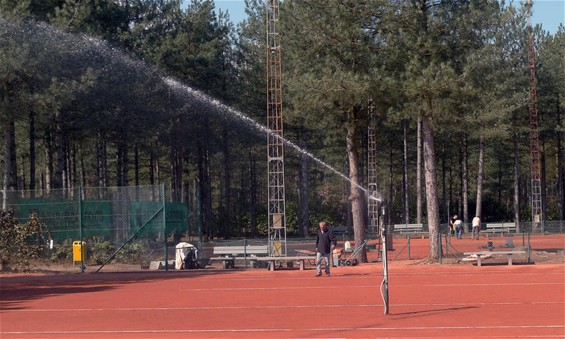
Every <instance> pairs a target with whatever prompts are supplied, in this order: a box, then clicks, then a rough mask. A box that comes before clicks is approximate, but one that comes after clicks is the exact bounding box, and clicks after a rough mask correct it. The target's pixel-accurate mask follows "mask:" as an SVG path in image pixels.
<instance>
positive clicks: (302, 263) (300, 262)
mask: <svg viewBox="0 0 565 339" xmlns="http://www.w3.org/2000/svg"><path fill="white" fill-rule="evenodd" d="M298 264H299V265H300V270H301V271H304V260H299V261H298Z"/></svg>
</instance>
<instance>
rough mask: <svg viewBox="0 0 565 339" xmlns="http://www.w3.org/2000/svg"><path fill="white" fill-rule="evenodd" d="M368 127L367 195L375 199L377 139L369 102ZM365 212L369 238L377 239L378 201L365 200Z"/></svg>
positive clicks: (371, 107) (371, 106)
mask: <svg viewBox="0 0 565 339" xmlns="http://www.w3.org/2000/svg"><path fill="white" fill-rule="evenodd" d="M368 109H369V127H368V131H367V135H368V138H367V142H368V146H367V168H368V175H367V181H368V184H369V187H368V191H367V193H368V195H369V197H375V195H376V194H377V155H376V153H377V138H376V135H375V116H374V113H373V105H372V103H371V102H369V107H368ZM367 205H368V206H367V211H368V213H369V215H368V217H369V218H368V222H369V227H368V230H367V233H368V236H369V238H373V239H375V238H379V239H380V237H379V205H380V203H379V201H377V200H375V199H367Z"/></svg>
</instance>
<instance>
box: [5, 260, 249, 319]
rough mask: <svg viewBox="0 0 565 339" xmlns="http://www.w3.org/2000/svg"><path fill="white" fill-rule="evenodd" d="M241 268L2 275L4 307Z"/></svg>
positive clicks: (15, 307)
mask: <svg viewBox="0 0 565 339" xmlns="http://www.w3.org/2000/svg"><path fill="white" fill-rule="evenodd" d="M236 272H241V270H206V269H202V270H183V271H169V272H164V271H151V272H107V273H104V272H99V273H95V272H89V273H51V274H41V275H38V274H17V275H9V274H5V275H0V277H1V284H0V310H2V311H7V310H21V309H26V308H27V307H24V306H21V305H22V303H24V302H27V301H31V300H40V299H42V298H52V297H57V296H61V295H69V294H86V293H95V292H104V291H110V290H114V289H116V288H119V287H120V286H123V285H127V284H136V283H143V282H147V281H164V280H171V279H190V278H196V277H202V276H213V275H226V274H233V273H236Z"/></svg>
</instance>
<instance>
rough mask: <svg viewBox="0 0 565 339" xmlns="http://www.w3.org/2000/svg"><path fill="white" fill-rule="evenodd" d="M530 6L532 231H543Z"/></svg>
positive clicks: (530, 5)
mask: <svg viewBox="0 0 565 339" xmlns="http://www.w3.org/2000/svg"><path fill="white" fill-rule="evenodd" d="M526 5H527V6H529V8H528V10H529V17H528V26H529V27H530V36H529V44H528V45H529V46H528V47H529V50H528V68H529V69H530V95H529V111H530V155H531V163H530V175H531V178H532V232H536V231H542V232H543V215H542V206H541V165H540V154H539V152H540V151H539V140H538V109H537V92H536V85H537V80H536V64H535V51H534V33H533V29H532V24H531V13H532V2H531V0H530V1H528V2H527V3H526Z"/></svg>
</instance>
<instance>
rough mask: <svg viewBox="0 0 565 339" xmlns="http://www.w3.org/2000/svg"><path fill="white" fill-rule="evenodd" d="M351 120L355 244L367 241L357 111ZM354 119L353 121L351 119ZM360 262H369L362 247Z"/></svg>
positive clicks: (349, 153) (349, 143)
mask: <svg viewBox="0 0 565 339" xmlns="http://www.w3.org/2000/svg"><path fill="white" fill-rule="evenodd" d="M351 114H352V115H353V116H351V117H350V122H349V124H348V125H347V136H346V145H347V158H348V160H349V180H351V185H350V194H349V202H350V203H351V216H352V221H353V233H354V238H355V244H361V243H362V242H363V241H365V224H364V217H363V206H364V197H363V194H362V191H361V189H360V188H359V187H360V185H359V153H358V151H357V147H356V140H357V137H358V136H357V133H356V128H355V124H354V122H353V121H354V117H355V112H352V113H351ZM351 120H353V121H351ZM356 257H357V260H359V262H367V252H366V251H365V248H362V249H361V250H360V251H359V253H358V254H357V256H356Z"/></svg>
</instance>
